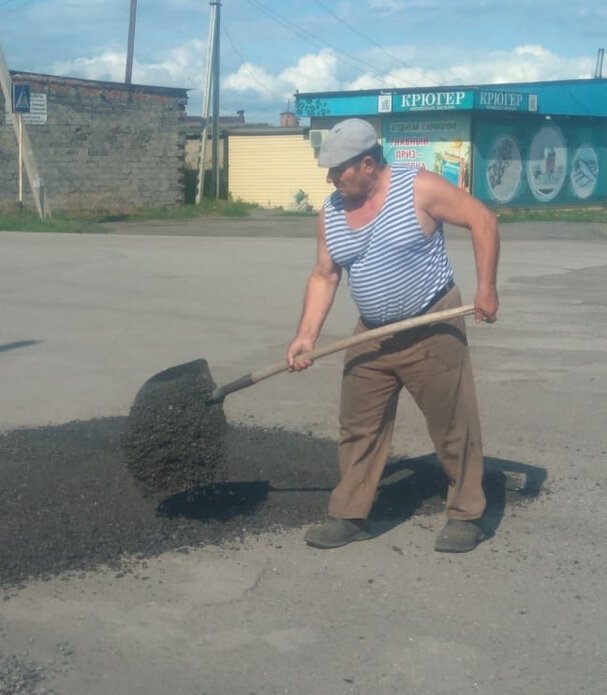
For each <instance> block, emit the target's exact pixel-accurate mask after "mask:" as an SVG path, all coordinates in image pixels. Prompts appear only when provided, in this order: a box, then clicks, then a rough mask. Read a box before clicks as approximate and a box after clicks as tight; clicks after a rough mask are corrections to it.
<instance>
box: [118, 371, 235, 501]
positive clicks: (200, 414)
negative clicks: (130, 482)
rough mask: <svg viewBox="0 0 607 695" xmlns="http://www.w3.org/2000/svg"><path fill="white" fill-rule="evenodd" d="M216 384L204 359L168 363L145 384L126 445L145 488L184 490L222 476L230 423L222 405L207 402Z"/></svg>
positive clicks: (131, 465)
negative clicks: (166, 366) (167, 366)
mask: <svg viewBox="0 0 607 695" xmlns="http://www.w3.org/2000/svg"><path fill="white" fill-rule="evenodd" d="M214 389H215V383H214V381H213V379H212V377H211V373H210V371H209V366H208V364H207V361H206V360H203V359H199V360H195V361H193V362H188V363H186V364H181V365H178V366H176V367H171V368H170V369H165V370H164V371H163V372H160V373H158V374H156V375H155V376H153V377H152V378H151V379H148V381H146V382H145V384H144V385H143V386H142V387H141V389H140V390H139V393H138V394H137V396H136V397H135V401H134V402H133V405H132V407H131V410H130V413H129V417H128V420H127V425H126V427H125V431H124V436H123V447H124V451H125V457H126V462H127V466H128V467H129V470H130V472H131V475H132V476H133V478H134V479H135V480H137V481H138V482H139V483H140V484H141V485H142V489H143V490H144V491H146V492H183V491H184V490H190V489H192V488H194V487H200V486H202V485H207V484H209V483H212V482H215V481H216V480H217V479H218V478H219V477H221V467H222V463H223V461H224V436H225V432H226V427H227V423H226V419H225V416H224V414H223V410H222V408H221V406H220V405H212V406H209V405H207V401H208V399H209V398H210V396H211V394H212V393H213V390H214Z"/></svg>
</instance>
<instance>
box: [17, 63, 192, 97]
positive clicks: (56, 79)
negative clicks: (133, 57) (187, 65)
mask: <svg viewBox="0 0 607 695" xmlns="http://www.w3.org/2000/svg"><path fill="white" fill-rule="evenodd" d="M10 74H11V78H12V79H13V81H14V82H36V83H37V84H48V85H53V84H56V85H70V86H74V87H77V86H81V87H84V88H88V89H91V88H95V87H97V88H99V89H107V90H113V91H125V92H131V93H132V92H139V93H142V94H156V95H161V96H168V97H173V98H178V99H187V97H188V90H187V89H184V88H181V87H155V86H151V85H142V84H126V83H124V82H107V81H102V80H85V79H82V78H80V77H62V76H59V75H45V74H42V73H38V72H23V71H21V70H11V71H10Z"/></svg>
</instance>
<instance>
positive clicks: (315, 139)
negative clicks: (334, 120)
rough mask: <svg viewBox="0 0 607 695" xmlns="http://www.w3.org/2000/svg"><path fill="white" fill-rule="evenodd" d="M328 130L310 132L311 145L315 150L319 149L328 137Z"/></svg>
mask: <svg viewBox="0 0 607 695" xmlns="http://www.w3.org/2000/svg"><path fill="white" fill-rule="evenodd" d="M328 132H329V131H328V130H311V131H310V145H311V146H312V147H314V148H315V149H317V148H319V147H320V146H321V145H322V143H323V140H324V139H325V137H326V136H327V133H328Z"/></svg>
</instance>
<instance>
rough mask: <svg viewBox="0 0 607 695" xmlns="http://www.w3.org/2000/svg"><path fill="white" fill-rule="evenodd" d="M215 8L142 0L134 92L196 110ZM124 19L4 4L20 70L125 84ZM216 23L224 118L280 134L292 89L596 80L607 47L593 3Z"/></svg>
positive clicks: (423, 0)
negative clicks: (140, 88) (183, 95)
mask: <svg viewBox="0 0 607 695" xmlns="http://www.w3.org/2000/svg"><path fill="white" fill-rule="evenodd" d="M210 13H211V7H210V2H209V0H138V3H137V21H136V31H135V47H134V63H133V77H132V81H133V83H136V84H144V85H154V86H168V87H181V88H185V89H188V90H189V92H188V107H187V111H188V113H189V114H190V115H201V114H202V108H203V106H202V105H203V89H204V85H205V75H206V58H207V39H208V34H209V24H210ZM129 14H130V0H0V46H1V47H2V48H3V50H4V53H5V57H6V60H7V63H8V65H9V68H10V69H12V70H19V71H29V72H38V73H43V74H50V75H61V76H66V77H80V78H85V79H94V80H104V81H115V82H124V76H125V64H126V52H127V38H128V29H129ZM220 16H221V22H220V29H221V31H220V37H221V58H220V75H221V81H220V84H221V87H220V113H221V115H226V116H227V115H235V114H236V112H237V111H238V110H244V111H245V119H246V121H247V122H248V123H268V124H272V125H277V124H278V123H279V119H280V113H281V112H283V111H289V110H293V108H294V99H293V94H294V93H295V91H297V90H298V91H300V92H319V91H339V90H356V89H376V88H388V87H392V88H394V87H396V88H404V87H431V86H439V85H443V86H447V85H461V84H478V83H500V82H521V81H522V82H527V81H538V80H555V79H575V78H589V77H593V76H594V74H595V67H596V63H597V52H598V49H599V48H606V47H607V3H605V2H599V1H598V0H576V2H565V1H564V0H532V1H529V0H508V2H504V1H503V0H357V1H354V0H337V1H331V0H302V1H300V0H290V1H289V0H287V1H285V0H222V4H221V10H220ZM603 75H604V76H605V77H607V60H606V61H605V66H604V68H603ZM303 123H304V124H305V121H304V122H303Z"/></svg>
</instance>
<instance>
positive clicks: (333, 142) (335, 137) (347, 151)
mask: <svg viewBox="0 0 607 695" xmlns="http://www.w3.org/2000/svg"><path fill="white" fill-rule="evenodd" d="M375 145H377V133H376V132H375V129H374V128H373V126H372V125H371V124H370V123H369V122H368V121H363V119H362V118H347V119H346V120H345V121H340V122H339V123H337V124H336V125H334V126H333V128H331V130H330V131H329V132H328V133H327V136H326V137H325V139H324V140H323V143H322V145H321V146H320V152H319V154H318V166H320V167H328V168H329V169H331V168H333V167H338V166H339V165H340V164H343V163H344V162H347V161H348V160H350V159H354V157H358V155H359V154H362V153H363V152H367V151H368V150H370V149H372V148H373V147H374V146H375Z"/></svg>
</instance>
